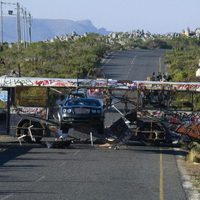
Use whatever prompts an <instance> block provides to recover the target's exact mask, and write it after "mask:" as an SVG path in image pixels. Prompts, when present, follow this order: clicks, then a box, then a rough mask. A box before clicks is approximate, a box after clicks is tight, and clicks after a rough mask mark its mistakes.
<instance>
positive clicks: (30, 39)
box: [28, 13, 32, 44]
mask: <svg viewBox="0 0 200 200" xmlns="http://www.w3.org/2000/svg"><path fill="white" fill-rule="evenodd" d="M28 22H29V26H28V32H29V43H30V44H31V42H32V33H31V31H32V30H31V26H32V22H31V14H30V13H29V14H28Z"/></svg>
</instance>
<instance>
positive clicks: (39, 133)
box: [17, 120, 44, 143]
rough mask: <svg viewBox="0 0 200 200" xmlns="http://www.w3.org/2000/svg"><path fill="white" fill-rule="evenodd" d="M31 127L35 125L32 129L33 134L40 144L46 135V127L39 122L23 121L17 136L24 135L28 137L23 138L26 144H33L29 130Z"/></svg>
mask: <svg viewBox="0 0 200 200" xmlns="http://www.w3.org/2000/svg"><path fill="white" fill-rule="evenodd" d="M31 125H33V127H32V128H31V133H32V135H33V137H34V138H35V142H40V140H41V139H42V137H43V135H44V127H43V126H42V124H40V123H39V122H34V121H29V120H24V121H21V122H20V123H19V124H18V128H17V136H18V137H19V136H22V135H26V136H25V137H23V140H24V142H28V143H31V142H33V141H32V139H31V136H30V134H29V130H28V127H30V126H31Z"/></svg>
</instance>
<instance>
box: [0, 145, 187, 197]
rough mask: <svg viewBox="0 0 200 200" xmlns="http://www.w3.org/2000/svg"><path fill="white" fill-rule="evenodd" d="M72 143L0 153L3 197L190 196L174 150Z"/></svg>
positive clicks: (0, 188)
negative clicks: (54, 147)
mask: <svg viewBox="0 0 200 200" xmlns="http://www.w3.org/2000/svg"><path fill="white" fill-rule="evenodd" d="M72 147H74V148H72V149H47V148H45V147H41V146H39V145H26V146H22V147H19V146H18V147H12V148H9V149H8V150H6V151H4V152H1V153H0V157H1V162H0V200H4V199H13V200H21V199H29V200H40V199H41V200H44V199H48V200H51V199H52V200H55V199H59V200H79V199H82V200H83V199H85V200H90V199H91V200H94V199H97V200H101V199H102V200H105V199H109V200H122V199H126V200H129V199H130V200H132V199H136V200H157V199H158V200H164V199H165V200H172V199H176V200H185V199H186V197H185V194H184V191H183V189H182V186H181V181H180V175H179V172H178V170H177V166H176V159H175V156H174V155H175V152H174V151H173V150H172V149H171V148H164V147H163V148H157V147H147V146H129V147H126V146H122V147H121V149H120V150H114V149H108V148H99V147H98V148H92V147H90V145H80V146H77V145H72ZM176 153H177V154H182V152H176Z"/></svg>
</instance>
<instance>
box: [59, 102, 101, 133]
mask: <svg viewBox="0 0 200 200" xmlns="http://www.w3.org/2000/svg"><path fill="white" fill-rule="evenodd" d="M59 114H60V125H61V129H62V130H63V132H67V131H68V129H69V128H70V127H74V126H77V125H84V126H89V127H93V128H95V129H96V130H97V131H98V133H103V130H104V110H103V106H102V105H101V103H100V101H99V100H97V99H90V98H72V99H67V100H66V102H65V103H64V104H63V106H61V107H60V113H59Z"/></svg>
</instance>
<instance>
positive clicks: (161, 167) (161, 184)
mask: <svg viewBox="0 0 200 200" xmlns="http://www.w3.org/2000/svg"><path fill="white" fill-rule="evenodd" d="M163 179H164V177H163V154H162V152H161V149H160V186H159V188H160V189H159V190H160V200H164V190H163V185H164V184H163V182H164V181H163Z"/></svg>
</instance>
